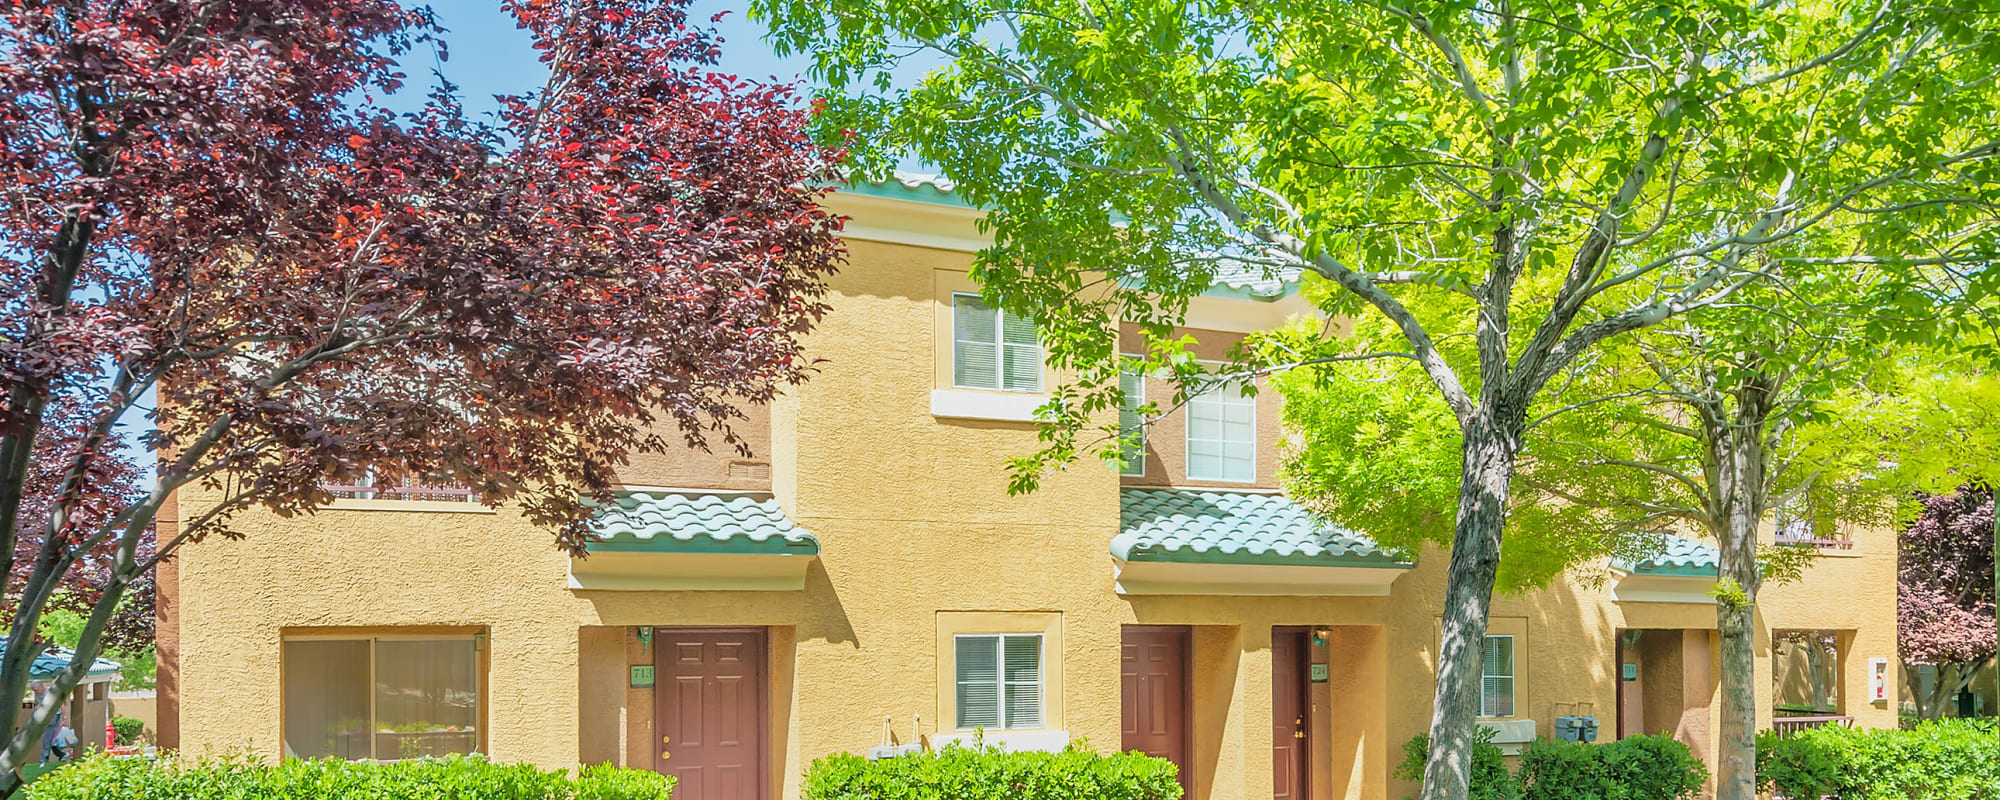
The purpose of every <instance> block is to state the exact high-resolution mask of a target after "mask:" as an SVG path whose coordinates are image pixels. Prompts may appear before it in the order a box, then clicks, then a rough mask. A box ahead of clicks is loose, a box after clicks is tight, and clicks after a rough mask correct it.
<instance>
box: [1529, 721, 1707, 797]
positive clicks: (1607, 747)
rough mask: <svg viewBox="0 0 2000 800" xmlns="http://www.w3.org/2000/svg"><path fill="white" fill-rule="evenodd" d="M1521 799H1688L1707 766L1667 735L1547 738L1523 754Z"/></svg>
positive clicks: (1696, 790)
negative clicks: (1594, 740)
mask: <svg viewBox="0 0 2000 800" xmlns="http://www.w3.org/2000/svg"><path fill="white" fill-rule="evenodd" d="M1517 780H1518V782H1519V784H1520V786H1521V797H1522V798H1523V800H1691V798H1694V797H1696V796H1698V795H1700V794H1701V789H1702V784H1703V783H1704V782H1706V781H1707V780H1708V767H1707V766H1706V765H1704V764H1702V763H1701V759H1698V758H1695V757H1694V753H1693V751H1690V750H1689V749H1688V746H1687V745H1685V744H1682V743H1681V742H1678V741H1675V740H1674V739H1673V738H1672V737H1669V736H1631V737H1627V738H1625V739H1620V740H1618V741H1615V742H1609V743H1606V744H1601V745H1600V744H1584V743H1581V742H1558V741H1549V740H1546V739H1542V740H1537V741H1535V742H1534V743H1533V744H1530V745H1528V749H1527V750H1526V751H1525V752H1523V753H1522V754H1521V771H1520V776H1519V778H1518V779H1517Z"/></svg>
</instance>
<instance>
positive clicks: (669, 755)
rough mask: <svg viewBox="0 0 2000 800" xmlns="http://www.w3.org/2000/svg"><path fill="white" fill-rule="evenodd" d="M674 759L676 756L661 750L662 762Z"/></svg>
mask: <svg viewBox="0 0 2000 800" xmlns="http://www.w3.org/2000/svg"><path fill="white" fill-rule="evenodd" d="M673 757H674V754H673V753H669V752H667V751H665V750H661V751H660V760H661V761H665V760H667V759H669V758H673Z"/></svg>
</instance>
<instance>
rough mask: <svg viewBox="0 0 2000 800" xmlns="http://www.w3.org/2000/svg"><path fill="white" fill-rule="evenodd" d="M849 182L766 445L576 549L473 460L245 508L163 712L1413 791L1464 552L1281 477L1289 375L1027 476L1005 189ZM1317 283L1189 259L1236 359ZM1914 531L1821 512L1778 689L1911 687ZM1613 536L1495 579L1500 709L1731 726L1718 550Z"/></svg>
mask: <svg viewBox="0 0 2000 800" xmlns="http://www.w3.org/2000/svg"><path fill="white" fill-rule="evenodd" d="M830 202H831V203H832V204H833V205H834V206H835V207H836V208H837V210H839V211H840V212H842V213H845V214H848V215H851V217H852V222H851V224H850V225H849V226H848V229H847V239H848V243H849V247H850V253H851V260H850V263H849V264H848V265H847V267H846V268H845V269H844V270H842V271H841V273H840V274H839V275H838V276H836V277H835V278H834V279H833V281H832V294H831V296H830V298H829V301H830V303H831V305H832V312H831V313H830V314H829V315H828V316H827V318H826V319H825V321H824V323H823V324H821V325H820V326H819V328H818V329H816V330H815V331H814V332H813V333H812V334H811V337H810V341H809V345H810V348H811V352H812V353H813V354H814V355H816V356H818V357H821V358H824V359H826V363H825V368H824V370H823V371H822V372H820V373H819V374H817V375H816V376H814V378H813V379H812V380H811V382H809V383H807V384H805V385H804V386H801V387H798V388H796V389H793V390H790V391H788V393H787V394H786V395H785V396H784V397H783V398H782V399H781V400H779V401H778V402H776V403H775V404H773V405H772V406H771V407H769V408H760V409H756V410H754V412H753V413H752V415H751V420H750V422H749V423H748V424H746V425H745V426H743V432H744V433H746V434H747V435H748V439H749V440H750V441H751V442H752V443H753V444H754V450H755V457H752V458H741V457H738V456H736V455H734V454H714V455H710V454H702V453H686V454H681V455H678V456H673V457H665V456H661V457H650V458H645V459H641V460H638V461H637V462H635V463H634V464H633V465H632V466H631V468H630V469H629V470H628V471H627V472H626V473H625V474H624V475H623V476H622V479H623V481H624V482H625V484H626V485H627V488H628V490H629V491H627V492H626V493H625V494H624V495H623V497H622V499H621V500H620V501H619V502H618V503H617V505H616V506H615V507H610V508H606V509H604V511H603V513H602V514H601V516H600V517H599V518H598V520H597V530H598V532H599V534H600V535H601V541H600V542H598V543H596V544H594V545H593V546H592V547H591V554H590V556H589V557H588V558H587V559H579V560H572V559H571V558H569V557H567V556H565V555H563V554H562V553H560V552H558V551H557V550H555V549H554V548H553V546H552V539H551V536H550V534H549V533H548V532H547V531H544V530H539V529H537V528H535V527H534V526H532V525H530V524H528V523H527V522H525V521H524V520H523V519H522V518H520V517H519V516H518V515H517V514H515V513H514V512H512V511H510V510H509V509H506V508H502V509H498V510H493V509H488V508H484V507H481V506H478V505H476V504H472V503H468V502H463V501H462V499H461V498H458V497H456V496H453V495H451V494H448V493H440V492H415V491H407V490H397V489H393V488H385V489H373V490H371V489H360V488H357V489H355V490H353V491H351V492H348V494H350V495H352V496H351V497H350V498H348V499H342V500H339V501H337V502H335V503H333V504H332V505H331V506H329V507H327V508H325V509H323V510H321V511H320V512H319V513H317V514H315V515H312V516H309V517H304V518H295V519H280V518H277V517H275V516H263V517H245V518H243V519H242V520H241V522H240V525H239V528H240V529H241V530H243V531H244V532H245V533H246V534H247V535H248V541H245V542H225V541H219V540H217V541H210V542H204V543H202V544H200V545H198V546H192V547H189V548H188V549H187V550H186V551H185V552H184V553H182V554H181V556H180V557H179V558H178V559H177V560H176V561H174V562H171V563H170V564H168V565H167V566H165V567H163V568H162V573H161V575H160V579H161V587H162V588H161V610H160V615H161V619H160V623H161V625H160V650H161V653H160V655H161V693H162V703H161V706H162V708H161V721H160V727H161V731H160V733H161V738H162V739H163V740H164V743H166V744H168V745H169V746H174V745H177V746H179V747H180V748H182V749H183V750H184V751H187V752H193V753H200V752H204V751H210V750H213V751H218V752H220V751H223V750H228V749H236V748H244V747H247V748H249V749H251V750H252V751H254V752H257V753H262V754H265V755H267V756H270V757H278V756H287V757H290V756H299V757H311V756H335V757H341V758H375V759H397V758H407V757H412V756H418V755H426V754H443V753H454V752H470V751H478V752H483V753H487V754H489V755H490V756H492V757H494V758H496V759H500V760H503V761H521V762H530V763H534V764H539V765H542V766H546V767H566V766H573V765H577V764H580V763H601V762H611V763H616V764H623V765H626V766H631V767H639V768H653V769H658V770H661V771H664V772H669V773H672V774H675V775H678V776H679V777H680V779H681V787H682V788H681V790H680V791H679V793H678V794H677V797H680V798H686V800H780V799H781V798H784V799H789V798H795V797H797V796H798V793H799V784H800V776H801V774H802V772H803V770H804V769H805V767H806V766H807V765H808V764H809V763H810V762H811V761H812V760H813V759H815V758H818V757H820V756H823V755H826V754H828V753H832V752H836V751H849V752H867V751H868V750H870V749H871V748H873V747H876V746H878V745H882V744H884V743H885V742H886V743H890V744H912V743H920V744H925V745H928V746H931V747H937V746H941V745H944V744H946V743H949V742H952V741H963V740H967V739H971V738H974V737H975V736H977V737H982V738H983V739H984V741H986V742H989V743H996V744H999V745H1002V746H1005V747H1010V748H1056V747H1063V746H1068V745H1086V746H1089V747H1092V748H1096V749H1098V750H1109V749H1112V748H1119V749H1140V750H1144V751H1146V752H1149V753H1154V754H1157V755H1161V756H1164V757H1166V758H1170V759H1172V760H1174V761H1175V762H1176V763H1177V764H1179V765H1180V767H1181V770H1182V774H1183V777H1184V779H1185V782H1186V783H1187V786H1188V788H1189V796H1190V797H1192V798H1194V799H1195V800H1252V799H1254V800H1264V798H1276V799H1278V800H1306V799H1308V798H1310V800H1332V798H1367V799H1369V800H1387V799H1388V798H1390V797H1401V796H1403V794H1404V793H1405V791H1406V790H1407V789H1408V787H1406V786H1402V785H1400V784H1399V783H1398V782H1396V781H1394V780H1392V779H1391V777H1390V771H1391V769H1392V767H1393V765H1394V763H1395V762H1396V761H1397V760H1398V759H1400V757H1401V745H1402V744H1403V742H1404V741H1406V740H1408V739H1410V738H1411V737H1412V736H1415V735H1417V734H1419V733H1422V732H1424V731H1425V729H1426V726H1427V724H1428V720H1429V717H1430V704H1431V693H1432V686H1433V665H1434V663H1435V652H1436V649H1437V620H1438V615H1439V607H1440V605H1441V602H1442V597H1443V595H1444V583H1445V569H1444V567H1445V559H1444V558H1442V557H1440V555H1439V554H1437V553H1431V554H1429V557H1425V558H1420V559H1418V560H1417V561H1416V562H1415V563H1409V562H1405V561H1401V560H1398V559H1397V558H1395V557H1393V556H1392V555H1390V554H1387V553H1384V552H1382V551H1381V550H1380V549H1378V548H1377V547H1376V546H1375V544H1374V543H1373V542H1372V541H1371V540H1370V539H1369V538H1368V537H1367V536H1365V535H1363V534H1361V533H1357V532H1353V531H1348V530H1343V529H1340V528H1338V527H1333V526H1329V525H1325V524H1322V523H1321V522H1319V521H1317V520H1315V519H1314V518H1313V517H1312V516H1311V515H1310V514H1308V513H1306V512H1305V511H1304V510H1303V509H1302V508H1300V507H1299V506H1298V505H1296V504H1294V503H1293V502H1291V501H1290V500H1288V499H1286V497H1285V496H1284V495H1283V494H1282V493H1281V492H1280V491H1279V485H1278V481H1277V478H1276V470H1277V466H1278V462H1279V452H1278V447H1279V445H1278V443H1279V441H1280V427H1279V414H1278V411H1279V405H1278V404H1279V403H1280V402H1282V401H1281V399H1280V398H1279V397H1278V396H1277V394H1276V393H1274V392H1263V393H1258V394H1256V395H1255V397H1254V398H1248V397H1243V396H1241V395H1239V394H1236V393H1234V392H1218V393H1216V394H1213V395H1211V396H1206V397H1201V398H1197V399H1195V400H1193V401H1191V402H1189V403H1187V404H1186V405H1185V406H1184V407H1182V408H1179V409H1177V410H1175V411H1174V412H1172V413H1169V414H1167V415H1166V416H1164V417H1163V418H1162V419H1160V420H1158V421H1157V422H1156V423H1154V424H1153V425H1152V426H1150V427H1149V429H1148V430H1147V433H1146V436H1145V448H1144V453H1143V458H1139V459H1134V463H1133V464H1132V465H1131V466H1130V467H1129V468H1128V470H1127V471H1128V473H1129V474H1122V475H1121V474H1118V473H1116V472H1114V471H1112V470H1109V469H1106V468H1101V467H1099V466H1097V465H1096V464H1094V463H1092V464H1085V465H1082V466H1079V467H1075V468H1072V469H1069V470H1067V471H1064V472H1061V473H1059V474H1056V475H1054V476H1052V477H1051V478H1050V479H1049V480H1048V481H1047V482H1046V483H1045V485H1044V486H1043V488H1042V489H1041V490H1040V491H1037V492H1035V493H1033V494H1029V495H1026V496H1018V497H1016V496H1009V495H1008V494H1007V493H1006V490H1005V487H1006V483H1007V482H1006V474H1005V458H1006V457H1007V456H1009V455H1013V454H1020V453H1024V452H1028V451H1031V450H1032V449H1034V448H1035V447H1036V446H1037V443H1036V438H1035V427H1034V425H1033V424H1032V422H1031V421H1030V420H1031V416H1032V412H1033V409H1034V408H1035V407H1036V406H1038V405H1040V404H1041V403H1042V402H1043V400H1044V398H1045V394H1044V393H1046V392H1047V391H1049V390H1050V389H1051V388H1053V386H1054V385H1055V383H1056V376H1054V375H1053V374H1051V373H1050V372H1049V370H1047V369H1046V368H1045V367H1044V365H1043V361H1042V358H1041V353H1040V350H1039V347H1038V345H1037V342H1036V337H1035V333H1034V327H1033V325H1032V324H1031V323H1030V322H1029V321H1027V320H1022V319H1018V318H1015V317H1013V316H1011V315H1008V314H1005V313H1001V312H998V311H996V310H994V309H992V308H990V307H988V306H986V305H985V304H983V303H981V302H980V300H979V298H978V296H977V295H976V293H974V285H973V283H972V282H971V280H970V279H969V278H968V277H967V269H968V267H969V266H970V264H971V263H972V256H973V253H974V252H975V251H976V250H978V249H979V248H980V247H981V246H982V245H983V240H982V238H981V235H980V234H979V233H978V231H977V228H976V226H975V220H976V219H977V216H978V213H977V212H976V211H975V210H974V209H971V208H968V207H967V206H966V205H965V204H964V203H963V202H961V201H960V200H959V199H958V198H957V196H956V195H954V194H953V193H952V191H951V187H950V185H949V184H948V183H945V182H941V181H936V180H933V179H928V178H924V177H921V176H900V177H899V179H898V180H896V181H890V182H886V183H884V184H880V185H872V186H858V187H855V188H853V189H852V190H850V191H845V192H842V193H841V194H839V195H838V196H836V197H835V198H833V199H832V200H831V201H830ZM1310 313H1313V310H1312V309H1311V308H1310V307H1309V306H1308V305H1307V304H1305V303H1304V302H1303V301H1302V300H1301V299H1300V298H1299V297H1298V296H1297V295H1296V293H1295V292H1293V291H1292V287H1289V286H1286V285H1283V284H1282V283H1279V282H1271V281H1260V280H1245V281H1242V282H1239V283H1235V284H1232V285H1219V286H1217V287H1216V288H1215V289H1214V290H1213V291H1212V292H1210V294H1209V296H1205V297H1202V298H1199V299H1197V300H1196V301H1195V302H1194V304H1193V307H1192V309H1191V311H1190V314H1189V318H1188V320H1187V326H1188V331H1187V332H1188V333H1189V334H1191V335H1193V336H1194V337H1196V338H1197V339H1198V341H1199V342H1200V348H1201V349H1202V350H1203V351H1204V352H1208V353H1211V354H1213V355H1214V356H1215V357H1220V355H1221V354H1222V353H1223V352H1224V351H1225V350H1227V348H1228V347H1229V345H1230V344H1231V343H1233V342H1234V341H1236V340H1237V339H1238V338H1240V337H1241V336H1243V335H1244V334H1245V333H1247V332H1250V331H1256V330H1263V329H1268V328H1271V327H1274V326H1277V325H1279V324H1281V323H1283V322H1284V321H1285V320H1286V319H1287V318H1289V317H1291V316H1293V315H1298V314H1310ZM1138 380H1139V379H1137V378H1135V379H1134V381H1135V388H1137V386H1136V383H1137V382H1138ZM1143 391H1144V392H1145V393H1146V394H1149V395H1152V396H1156V397H1164V396H1167V394H1166V393H1167V392H1169V388H1168V387H1167V386H1166V385H1165V384H1163V383H1159V382H1156V381H1145V382H1144V383H1143ZM1156 393H1157V394H1156ZM187 500H188V502H189V503H192V502H194V501H195V500H196V498H192V497H190V498H187ZM162 527H163V530H169V531H170V530H171V527H172V522H171V520H165V521H163V525H162ZM1893 542H1894V539H1893V537H1892V536H1890V535H1889V534H1887V533H1878V532H1870V531H1856V532H1854V533H1853V534H1852V538H1851V539H1850V540H1847V541H1843V542H1838V543H1825V544H1826V545H1827V546H1828V550H1827V554H1828V556H1829V557H1828V558H1825V559H1823V560H1822V561H1821V562H1820V563H1819V564H1818V565H1817V566H1815V567H1814V568H1813V570H1812V573H1811V576H1810V577H1809V579H1808V580H1807V581H1806V582H1804V583H1802V584H1796V585H1790V586H1781V587H1774V588H1771V589H1769V590H1768V591H1767V592H1766V593H1765V594H1764V597H1763V602H1762V617H1761V621H1760V625H1759V629H1758V643H1759V644H1758V648H1759V658H1758V662H1757V663H1758V670H1759V681H1760V683H1759V686H1760V689H1761V687H1764V686H1770V687H1772V691H1771V692H1770V693H1769V694H1768V695H1766V697H1767V699H1766V701H1765V702H1766V703H1767V707H1766V709H1765V710H1766V712H1770V711H1772V710H1773V708H1776V707H1777V706H1782V708H1777V710H1778V711H1779V713H1782V714H1788V715H1797V716H1802V717H1803V718H1804V721H1799V720H1795V721H1793V722H1789V723H1786V724H1789V725H1795V726H1796V725H1805V724H1818V722H1817V721H1816V720H1818V719H1819V718H1820V717H1849V718H1852V719H1853V720H1855V721H1857V722H1859V723H1860V724H1863V725H1869V726H1890V725H1894V724H1895V723H1896V710H1895V708H1894V706H1893V704H1892V703H1891V702H1890V695H1889V694H1888V687H1889V686H1892V685H1893V681H1895V680H1896V679H1897V678H1896V676H1895V675H1893V674H1891V673H1890V672H1889V670H1892V669H1893V667H1892V666H1890V665H1891V664H1892V663H1893V662H1892V661H1891V659H1892V658H1893V656H1894V655H1895V624H1896V620H1895V555H1894V552H1893V547H1894V544H1893ZM1614 574H1615V575H1616V576H1617V578H1616V580H1615V581H1613V582H1611V583H1609V584H1608V585H1603V586H1599V585H1595V584H1592V583H1590V582H1586V581H1575V582H1558V583H1556V584H1555V585H1554V586H1552V587H1550V588H1548V589H1545V590H1541V591H1536V592H1533V593H1530V594H1526V595H1521V596H1503V597H1500V598H1497V599H1496V601H1495V603H1494V610H1493V618H1492V623H1491V625H1490V628H1489V634H1490V635H1489V638H1488V640H1487V644H1486V651H1485V664H1484V670H1485V679H1484V681H1483V691H1482V695H1483V696H1482V700H1481V708H1480V715H1481V717H1482V718H1483V719H1484V720H1485V724H1488V725H1490V726H1492V727H1495V728H1497V729H1498V731H1499V732H1498V736H1497V740H1498V741H1500V742H1502V743H1503V744H1505V745H1507V746H1510V747H1512V746H1517V745H1518V743H1520V742H1523V741H1525V740H1527V739H1530V738H1533V737H1534V736H1538V735H1539V736H1554V735H1555V734H1556V728H1555V722H1556V720H1557V719H1558V718H1560V717H1594V718H1596V719H1597V720H1598V721H1599V724H1600V725H1601V728H1600V730H1601V733H1600V736H1601V738H1604V739H1609V738H1613V737H1616V736H1619V735H1626V734H1633V733H1640V732H1666V733H1671V734H1673V735H1676V736H1679V737H1681V738H1682V739H1683V740H1685V741H1687V742H1688V743H1689V744H1691V745H1692V746H1693V747H1694V749H1695V750H1696V752H1698V753H1700V754H1702V755H1703V756H1704V757H1712V756H1713V754H1714V744H1713V743H1714V738H1715V737H1714V734H1713V731H1714V730H1715V728H1716V725H1715V722H1714V720H1715V718H1716V712H1717V707H1716V706H1717V704H1716V692H1715V687H1716V675H1717V670H1716V666H1715V664H1716V645H1715V632H1714V630H1715V612H1714V607H1713V605H1712V604H1711V602H1710V601H1709V599H1708V598H1707V597H1706V596H1705V594H1704V591H1705V590H1706V589H1707V588H1708V586H1709V585H1710V584H1711V583H1712V581H1713V579H1714V575H1715V562H1714V552H1713V550H1712V549H1710V548H1708V547H1706V546H1704V545H1701V544H1699V543H1695V542H1689V541H1677V542H1675V543H1674V546H1673V547H1672V548H1670V550H1669V552H1667V553H1665V554H1663V555H1662V556H1661V557H1659V558H1657V559H1654V560H1650V561H1647V562H1645V563H1641V564H1633V565H1624V568H1622V569H1619V570H1617V571H1615V573H1614ZM1814 648H1817V649H1814ZM1798 686H1805V687H1807V689H1806V690H1805V692H1806V694H1809V695H1812V696H1811V697H1806V698H1804V700H1802V701H1801V700H1800V698H1797V697H1790V698H1788V699H1789V700H1791V701H1794V702H1790V703H1780V702H1779V701H1778V700H1777V699H1776V698H1777V696H1778V695H1779V694H1780V691H1779V690H1780V689H1784V690H1785V691H1790V692H1793V693H1794V694H1796V693H1797V692H1796V691H1795V690H1796V687H1798ZM1787 687H1790V688H1787ZM1770 721H1771V718H1770V716H1769V714H1768V713H1767V714H1766V716H1765V717H1764V722H1765V723H1766V724H1770Z"/></svg>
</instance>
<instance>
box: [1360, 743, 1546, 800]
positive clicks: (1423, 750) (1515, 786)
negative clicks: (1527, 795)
mask: <svg viewBox="0 0 2000 800" xmlns="http://www.w3.org/2000/svg"><path fill="white" fill-rule="evenodd" d="M1430 754H1431V738H1430V736H1429V735H1426V734H1421V733H1420V734H1417V735H1416V736H1415V737H1413V738H1411V739H1410V740H1409V741H1407V742H1404V743H1403V763H1401V764H1397V765H1396V770H1395V772H1393V773H1392V774H1393V775H1395V776H1396V779H1397V780H1405V781H1410V782H1413V783H1414V782H1416V781H1421V780H1423V778H1424V762H1425V761H1427V760H1429V759H1430ZM1470 775H1471V777H1472V780H1471V791H1470V792H1469V793H1468V794H1467V795H1466V800H1521V784H1520V782H1519V781H1517V780H1515V778H1514V775H1513V773H1510V772H1508V771H1507V757H1506V756H1504V755H1501V754H1500V747H1499V746H1498V745H1495V744H1493V729H1492V728H1484V727H1482V728H1479V729H1478V730H1477V731H1476V732H1475V733H1474V735H1473V740H1472V769H1471V772H1470Z"/></svg>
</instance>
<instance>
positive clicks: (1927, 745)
mask: <svg viewBox="0 0 2000 800" xmlns="http://www.w3.org/2000/svg"><path fill="white" fill-rule="evenodd" d="M1757 784H1758V788H1759V789H1761V790H1767V791H1775V792H1777V793H1778V794H1782V795H1785V796H1786V797H1792V798H1800V799H1801V800H1805V799H1807V798H1839V800H1916V799H1917V798H1946V797H1949V798H1963V799H1964V800H2000V728H1996V726H1995V724H1994V723H1993V721H1991V720H1969V719H1952V720H1939V721H1936V722H1927V723H1922V724H1919V725H1917V726H1916V727H1914V728H1912V729H1910V730H1853V729H1850V728H1840V727H1824V728H1814V729H1812V730H1808V731H1803V732H1800V733H1795V734H1792V735H1790V736H1787V737H1785V738H1783V739H1780V738H1778V737H1777V736H1776V735H1774V734H1771V733H1768V732H1767V733H1765V734H1763V735H1761V736H1759V737H1757Z"/></svg>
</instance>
